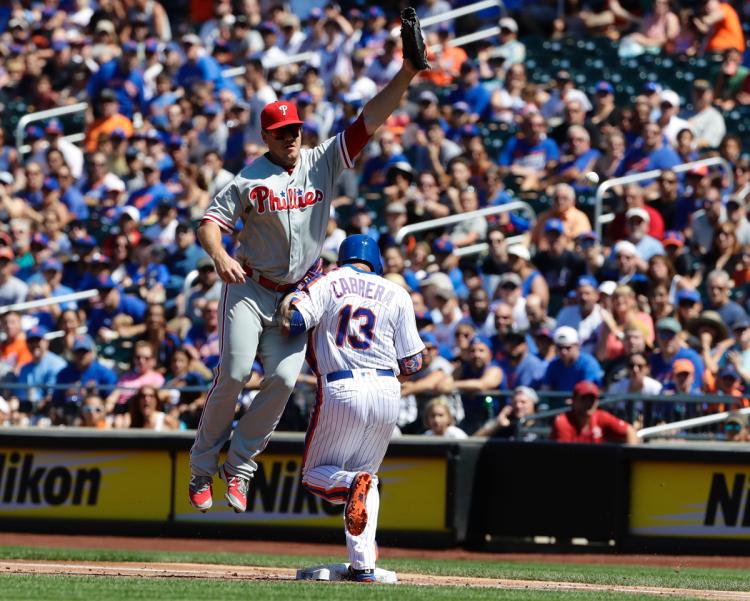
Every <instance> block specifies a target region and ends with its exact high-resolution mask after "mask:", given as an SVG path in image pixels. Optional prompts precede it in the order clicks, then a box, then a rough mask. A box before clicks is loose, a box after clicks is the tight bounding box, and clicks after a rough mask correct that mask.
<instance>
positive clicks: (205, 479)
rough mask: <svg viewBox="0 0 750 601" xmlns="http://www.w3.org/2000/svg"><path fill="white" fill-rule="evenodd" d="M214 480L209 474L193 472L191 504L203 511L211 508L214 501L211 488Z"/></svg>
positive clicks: (190, 490)
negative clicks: (203, 474)
mask: <svg viewBox="0 0 750 601" xmlns="http://www.w3.org/2000/svg"><path fill="white" fill-rule="evenodd" d="M213 480H214V479H213V478H211V477H209V476H198V475H197V474H191V476H190V489H189V497H190V504H191V505H192V506H193V507H195V508H196V509H197V510H198V511H201V512H203V513H206V512H207V511H208V510H209V509H211V505H213V503H214V501H213V490H212V488H211V484H212V483H213Z"/></svg>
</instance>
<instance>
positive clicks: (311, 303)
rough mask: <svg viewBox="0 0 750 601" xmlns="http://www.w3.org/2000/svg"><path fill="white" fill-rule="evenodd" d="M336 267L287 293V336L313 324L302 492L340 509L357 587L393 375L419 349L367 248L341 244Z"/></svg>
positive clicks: (395, 398) (411, 364)
mask: <svg viewBox="0 0 750 601" xmlns="http://www.w3.org/2000/svg"><path fill="white" fill-rule="evenodd" d="M339 265H340V267H339V268H338V269H335V270H333V271H331V272H329V273H328V274H326V275H321V276H319V277H317V278H315V279H313V280H312V281H310V282H309V283H308V285H307V287H306V291H305V292H304V293H294V295H293V299H294V300H292V301H291V306H292V307H293V309H292V310H291V311H290V316H289V322H290V328H291V330H292V333H293V334H294V333H299V332H301V331H303V330H305V329H309V328H311V327H313V326H315V329H314V330H313V331H312V334H311V337H312V341H311V343H310V345H309V346H308V349H309V350H310V353H309V357H308V358H309V360H310V363H311V366H312V368H313V370H314V371H315V372H316V374H317V375H318V394H317V397H316V404H315V408H314V409H313V413H312V416H311V418H310V426H309V428H308V431H307V437H306V438H305V453H304V457H303V459H302V484H303V485H304V486H305V487H306V488H307V489H308V490H310V491H311V492H312V493H314V494H316V495H318V496H320V497H322V498H323V499H326V500H327V501H330V502H332V503H346V509H345V512H344V522H345V525H346V542H347V549H348V551H349V558H350V560H351V567H352V569H353V570H355V572H354V576H355V577H356V578H357V579H365V580H366V579H369V578H371V577H372V573H373V570H374V568H375V560H376V555H377V552H376V545H375V532H376V529H377V515H378V509H379V506H380V497H379V495H378V490H377V482H378V479H377V475H376V474H377V471H378V469H379V468H380V464H381V462H382V461H383V456H384V455H385V451H386V449H387V448H388V442H389V441H390V438H391V435H392V434H393V430H394V427H395V425H396V419H397V418H398V412H399V404H400V399H401V385H400V383H399V381H398V379H397V378H396V377H395V376H397V375H401V374H409V373H415V372H416V371H418V370H419V369H420V368H421V366H422V351H423V350H424V344H423V343H422V340H421V338H420V336H419V332H418V331H417V324H416V317H415V315H414V307H413V305H412V302H411V299H410V297H409V295H408V294H407V293H406V291H405V290H404V289H403V288H401V287H399V286H397V285H396V284H394V283H392V282H390V281H388V280H385V279H383V278H382V277H380V274H381V273H382V263H381V259H380V254H379V253H378V250H377V243H376V242H375V241H374V240H373V239H372V238H370V237H368V236H364V235H361V234H360V235H356V236H349V237H348V238H347V239H346V240H344V242H342V243H341V247H340V248H339Z"/></svg>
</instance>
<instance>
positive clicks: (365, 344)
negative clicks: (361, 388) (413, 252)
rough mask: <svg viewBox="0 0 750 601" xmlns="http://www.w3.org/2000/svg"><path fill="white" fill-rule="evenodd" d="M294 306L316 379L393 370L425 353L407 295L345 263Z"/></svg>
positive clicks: (321, 278)
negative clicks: (307, 333)
mask: <svg viewBox="0 0 750 601" xmlns="http://www.w3.org/2000/svg"><path fill="white" fill-rule="evenodd" d="M297 294H298V300H296V301H294V306H295V307H296V308H297V310H298V311H299V312H300V313H301V314H302V316H303V317H304V319H305V324H307V326H308V328H309V327H310V326H311V325H314V324H317V327H316V328H315V330H314V332H313V341H312V345H311V346H312V350H313V352H314V357H313V358H314V360H315V361H316V362H317V370H318V373H320V374H321V375H325V374H328V373H330V372H333V371H339V370H342V369H392V370H393V372H394V373H395V374H398V373H399V368H398V360H399V359H404V358H406V357H411V356H412V355H416V354H417V353H419V352H421V351H422V350H424V344H423V343H422V339H421V338H420V337H419V332H418V331H417V322H416V318H415V316H414V305H413V304H412V302H411V298H410V297H409V295H408V294H407V292H406V291H405V290H404V289H403V288H401V287H400V286H398V285H397V284H394V283H393V282H391V281H389V280H386V279H384V278H382V277H380V276H378V275H376V274H374V273H369V272H365V271H362V270H360V269H357V268H356V267H354V266H351V265H344V266H343V267H341V268H339V269H334V270H333V271H330V272H329V273H327V274H326V275H322V276H319V277H318V278H316V279H314V280H312V281H311V282H310V283H309V284H308V293H307V294H302V293H297Z"/></svg>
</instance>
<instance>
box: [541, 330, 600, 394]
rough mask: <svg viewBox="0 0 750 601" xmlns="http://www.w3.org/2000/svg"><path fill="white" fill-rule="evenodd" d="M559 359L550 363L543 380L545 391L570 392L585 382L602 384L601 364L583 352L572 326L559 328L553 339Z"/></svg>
mask: <svg viewBox="0 0 750 601" xmlns="http://www.w3.org/2000/svg"><path fill="white" fill-rule="evenodd" d="M553 340H554V343H555V347H556V349H557V357H556V358H555V359H553V360H552V361H550V364H549V365H548V366H547V371H546V372H545V374H544V378H543V379H542V387H543V388H544V389H545V390H554V391H568V390H572V389H573V387H574V386H575V385H576V384H577V383H578V382H581V381H583V380H589V381H591V382H601V381H602V377H603V375H604V374H603V372H602V368H601V366H600V365H599V362H598V361H597V360H596V359H595V358H594V357H593V356H592V355H591V354H589V353H586V352H583V351H582V350H581V344H580V338H579V336H578V332H577V331H576V330H575V329H574V328H572V327H570V326H562V327H560V326H558V328H557V329H556V330H555V333H554V337H553Z"/></svg>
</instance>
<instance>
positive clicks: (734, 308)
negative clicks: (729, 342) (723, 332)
mask: <svg viewBox="0 0 750 601" xmlns="http://www.w3.org/2000/svg"><path fill="white" fill-rule="evenodd" d="M706 290H707V291H708V303H706V309H711V310H712V311H716V312H717V313H718V314H719V315H720V316H721V320H722V321H723V322H724V323H725V324H726V325H727V327H729V329H734V326H735V325H736V324H737V323H739V322H742V321H745V320H746V319H747V313H745V310H744V309H743V308H742V307H741V306H740V305H739V304H738V303H736V302H734V301H733V300H731V299H730V295H731V292H732V280H731V278H730V277H729V274H728V273H727V272H726V271H724V270H723V269H714V270H713V271H711V272H710V273H709V274H708V276H707V277H706Z"/></svg>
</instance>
